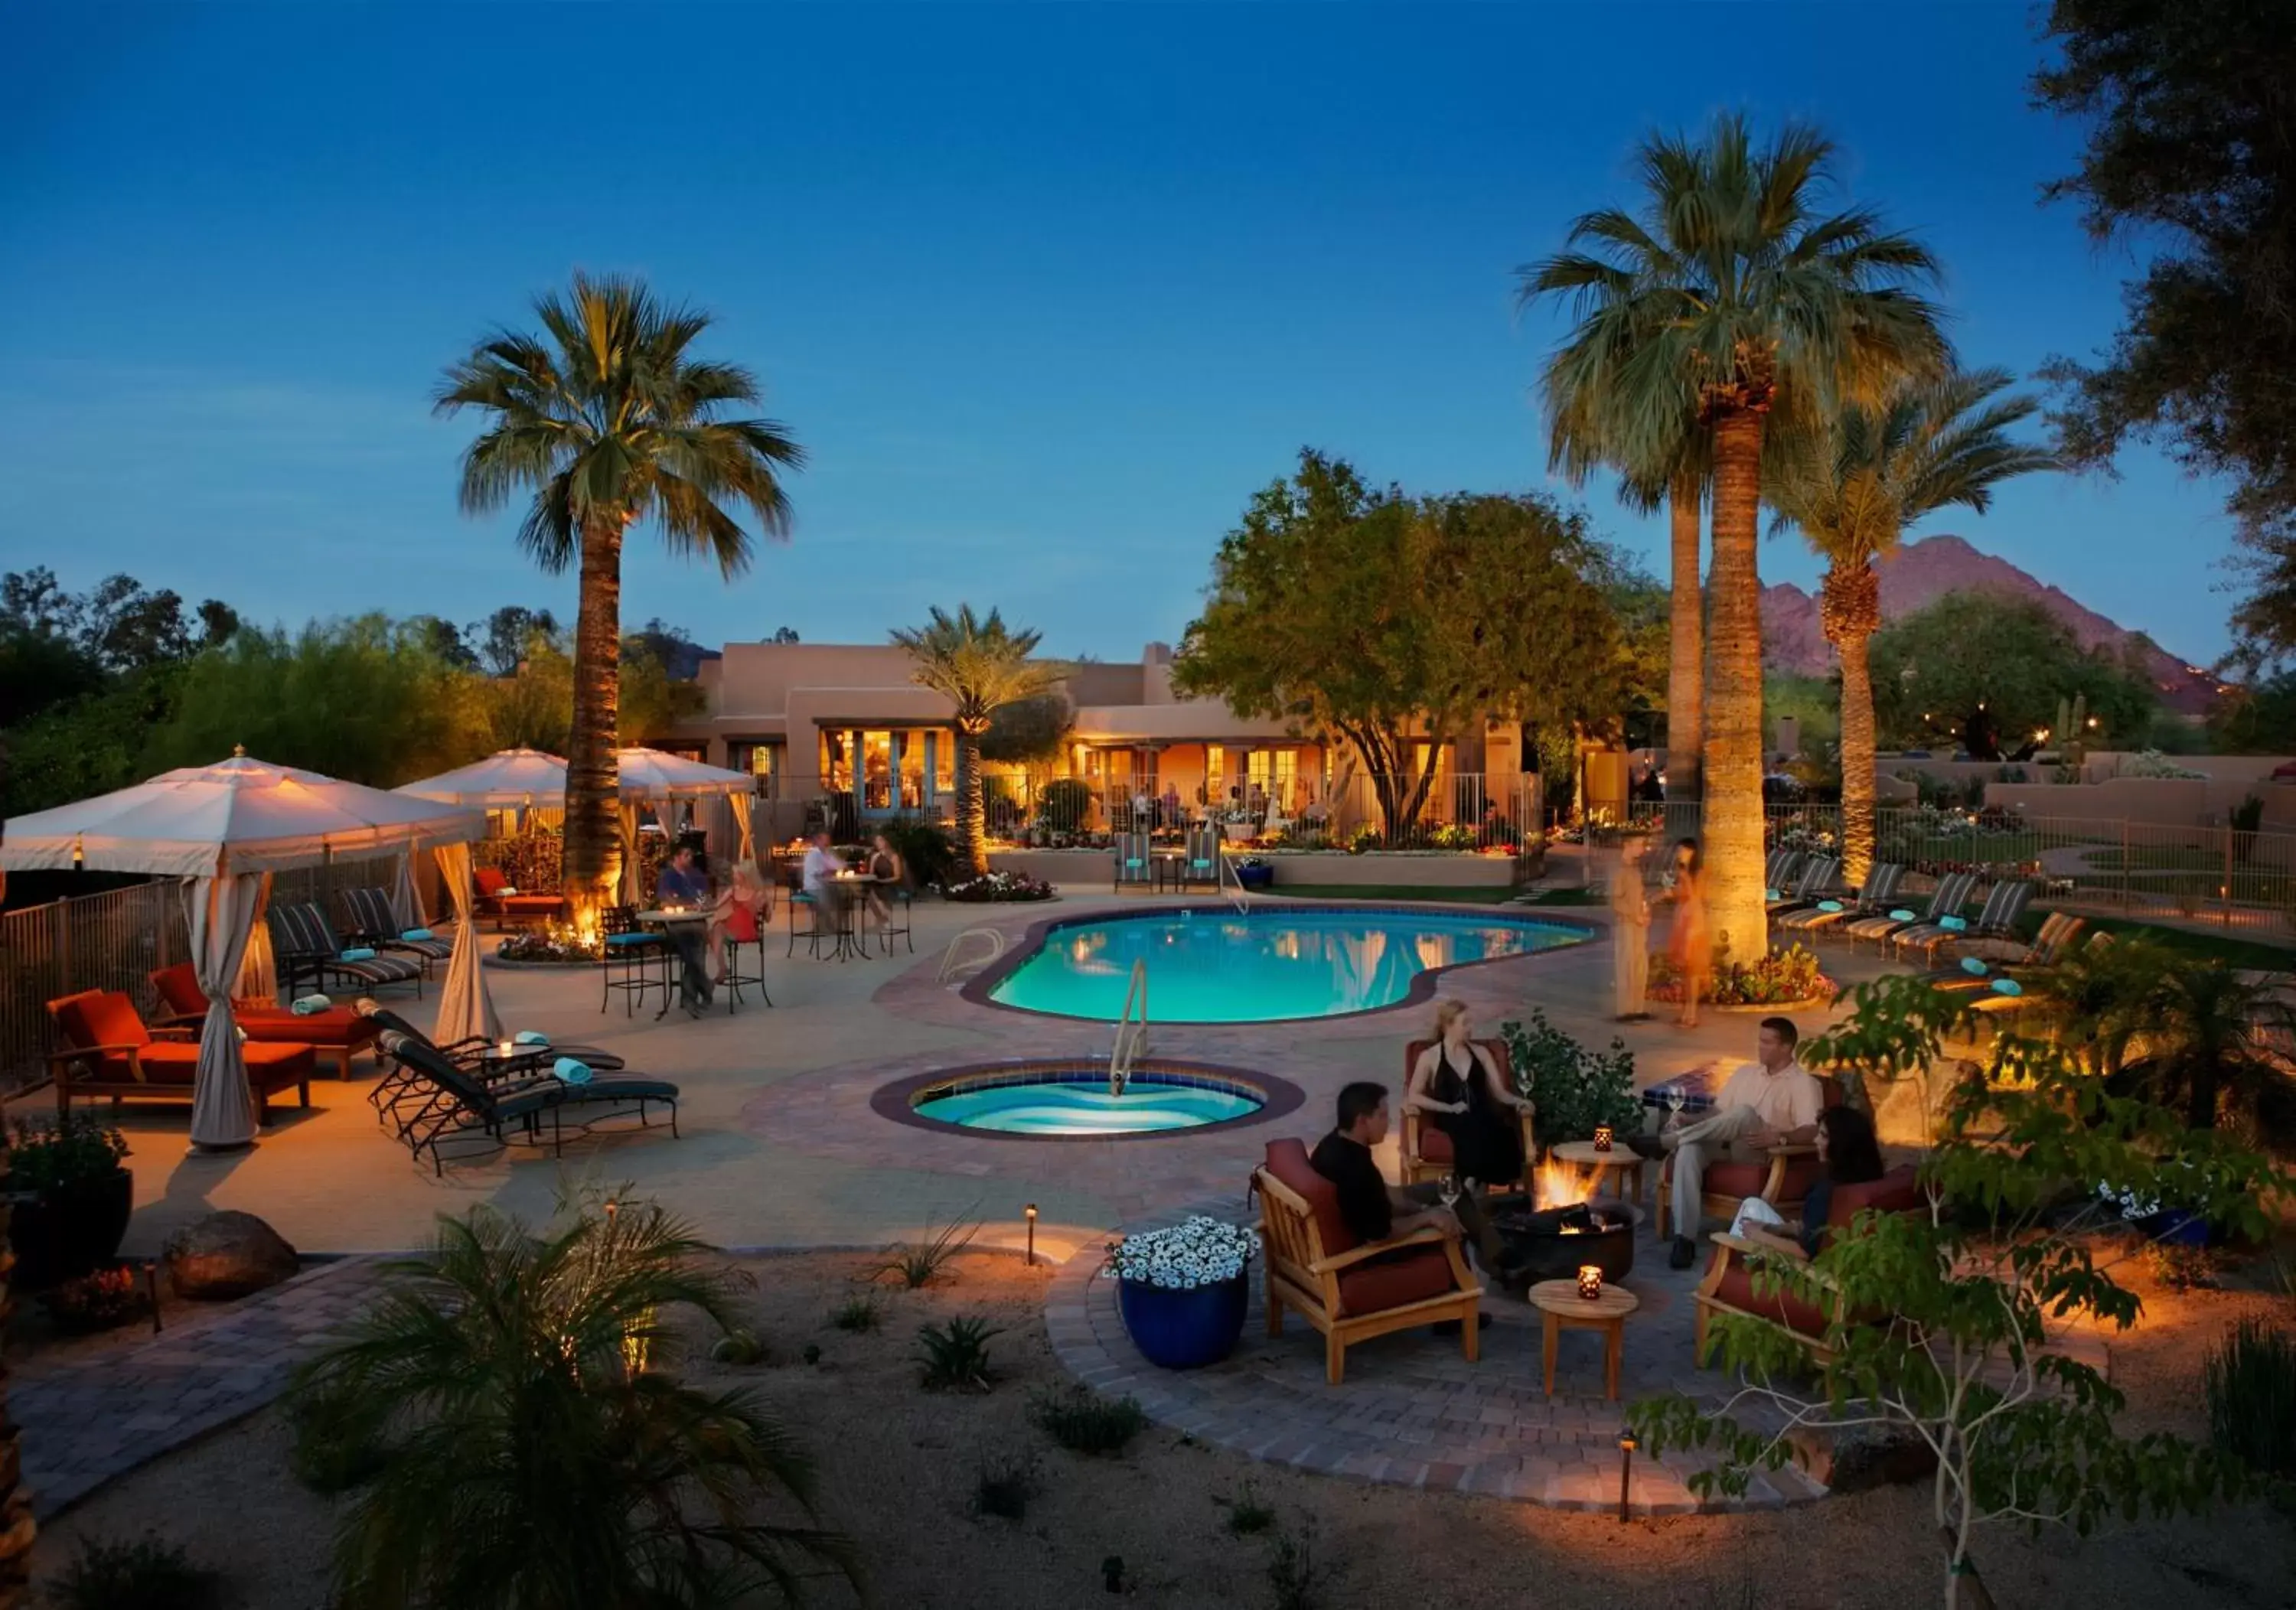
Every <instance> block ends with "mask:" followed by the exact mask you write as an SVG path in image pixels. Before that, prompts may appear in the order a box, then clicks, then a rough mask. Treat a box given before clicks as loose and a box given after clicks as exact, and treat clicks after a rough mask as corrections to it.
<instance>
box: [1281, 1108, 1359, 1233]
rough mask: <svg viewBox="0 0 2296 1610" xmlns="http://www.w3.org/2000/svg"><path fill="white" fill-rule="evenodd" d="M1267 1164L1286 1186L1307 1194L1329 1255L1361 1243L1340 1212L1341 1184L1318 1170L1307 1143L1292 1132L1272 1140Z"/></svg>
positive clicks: (1303, 1194) (1309, 1206)
mask: <svg viewBox="0 0 2296 1610" xmlns="http://www.w3.org/2000/svg"><path fill="white" fill-rule="evenodd" d="M1267 1172H1268V1173H1270V1174H1272V1175H1274V1176H1275V1179H1276V1180H1278V1181H1281V1182H1282V1183H1283V1185H1284V1186H1285V1187H1286V1188H1288V1189H1292V1190H1294V1191H1297V1192H1298V1193H1299V1194H1300V1196H1302V1197H1305V1198H1307V1202H1308V1212H1309V1213H1310V1214H1313V1215H1314V1216H1315V1220H1316V1234H1317V1235H1318V1236H1320V1237H1321V1238H1323V1244H1324V1256H1325V1257H1327V1258H1329V1257H1333V1256H1335V1255H1337V1254H1340V1253H1343V1252H1352V1251H1354V1250H1355V1249H1356V1247H1357V1246H1360V1245H1361V1243H1360V1242H1358V1241H1357V1239H1356V1235H1355V1232H1354V1231H1353V1230H1349V1228H1348V1222H1347V1221H1346V1220H1345V1219H1343V1218H1341V1216H1340V1188H1339V1187H1338V1186H1336V1185H1334V1184H1333V1183H1332V1182H1331V1181H1329V1180H1326V1179H1325V1178H1324V1176H1323V1175H1321V1174H1319V1173H1316V1165H1315V1164H1314V1163H1312V1162H1310V1161H1309V1160H1308V1148H1307V1147H1306V1145H1304V1144H1303V1143H1302V1142H1300V1141H1299V1140H1293V1139H1292V1138H1291V1137H1289V1136H1286V1137H1285V1138H1284V1139H1283V1140H1270V1141H1269V1142H1268V1143H1267Z"/></svg>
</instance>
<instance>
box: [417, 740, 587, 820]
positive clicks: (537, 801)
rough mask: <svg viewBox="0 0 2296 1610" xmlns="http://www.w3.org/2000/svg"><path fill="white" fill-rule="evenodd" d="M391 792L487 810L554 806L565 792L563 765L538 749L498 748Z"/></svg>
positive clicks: (553, 756) (558, 759)
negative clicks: (475, 806) (465, 763)
mask: <svg viewBox="0 0 2296 1610" xmlns="http://www.w3.org/2000/svg"><path fill="white" fill-rule="evenodd" d="M393 791H394V792H396V793H400V794H412V795H414V796H416V797H418V798H422V799H438V800H443V801H445V802H446V803H447V804H448V805H477V806H479V807H480V808H481V809H483V810H489V811H508V810H514V809H516V808H518V807H519V806H521V805H542V804H554V803H556V802H557V801H558V800H560V799H562V797H564V796H565V793H566V763H565V762H564V761H562V760H561V759H560V758H559V757H558V756H555V755H552V754H548V753H545V751H543V750H541V749H497V750H496V751H495V752H494V753H493V754H491V755H489V756H487V757H486V758H485V759H484V760H474V761H472V762H471V764H469V765H466V766H456V767H455V769H454V770H453V771H451V772H439V775H438V776H436V777H425V778H423V779H422V780H421V781H419V782H409V783H402V784H400V785H399V786H398V789H395V790H393Z"/></svg>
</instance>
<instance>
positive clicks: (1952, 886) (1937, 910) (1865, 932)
mask: <svg viewBox="0 0 2296 1610" xmlns="http://www.w3.org/2000/svg"><path fill="white" fill-rule="evenodd" d="M1976 887H1977V874H1976V873H1974V872H1948V873H1947V874H1946V876H1945V877H1944V878H1943V879H1941V880H1939V884H1938V886H1937V890H1936V892H1935V893H1934V894H1932V895H1931V896H1930V903H1929V907H1928V909H1927V910H1925V911H1923V912H1922V913H1921V914H1920V915H1919V916H1916V917H1911V918H1906V917H1895V916H1891V915H1890V913H1888V912H1886V911H1885V912H1883V913H1882V915H1880V916H1878V917H1860V918H1859V919H1857V921H1855V922H1845V923H1843V924H1842V925H1841V928H1839V929H1838V930H1836V931H1837V932H1839V933H1841V934H1843V935H1846V936H1848V937H1849V939H1850V941H1851V942H1852V943H1855V942H1857V941H1858V940H1861V939H1870V940H1872V941H1873V942H1874V944H1876V945H1882V946H1886V945H1887V944H1889V943H1890V937H1891V936H1893V935H1895V934H1897V933H1898V932H1899V931H1900V930H1902V929H1905V928H1914V927H1915V926H1917V925H1921V924H1929V925H1931V926H1934V925H1935V924H1936V922H1937V919H1939V918H1940V917H1950V916H1954V915H1956V913H1958V912H1959V911H1960V910H1961V908H1962V907H1964V906H1965V905H1967V904H1968V903H1969V896H1970V893H1971V891H1972V890H1973V889H1975V888H1976Z"/></svg>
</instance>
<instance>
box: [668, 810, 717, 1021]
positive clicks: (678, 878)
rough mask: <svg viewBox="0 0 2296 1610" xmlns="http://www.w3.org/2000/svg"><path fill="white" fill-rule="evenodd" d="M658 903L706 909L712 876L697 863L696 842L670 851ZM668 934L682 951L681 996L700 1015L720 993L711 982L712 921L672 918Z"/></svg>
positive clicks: (688, 1011) (687, 1008)
mask: <svg viewBox="0 0 2296 1610" xmlns="http://www.w3.org/2000/svg"><path fill="white" fill-rule="evenodd" d="M653 898H654V903H655V904H656V905H658V906H660V907H661V908H662V909H663V910H664V911H673V910H683V911H706V910H708V909H709V878H708V877H707V876H705V875H704V874H703V872H702V870H701V868H700V867H698V866H696V865H694V864H693V846H692V845H690V844H681V845H679V846H677V847H676V849H675V850H672V851H671V852H670V854H669V864H668V866H666V867H664V868H662V870H661V876H660V878H658V879H655V880H654V886H653ZM662 927H663V928H664V930H665V933H664V937H666V938H667V939H668V941H669V944H670V948H671V949H673V950H675V951H676V952H677V955H678V960H679V963H680V966H679V969H678V978H677V998H678V1001H679V1002H680V1003H681V1004H682V1005H683V1006H684V1007H685V1015H686V1016H687V1017H700V1016H701V1013H702V1010H703V1009H705V1008H706V1007H708V1006H709V1003H710V1001H711V1000H712V999H713V998H714V997H715V995H716V994H717V991H716V990H715V989H714V988H713V987H712V986H711V985H710V983H709V934H708V925H707V924H706V923H701V922H669V923H664V924H663V925H662Z"/></svg>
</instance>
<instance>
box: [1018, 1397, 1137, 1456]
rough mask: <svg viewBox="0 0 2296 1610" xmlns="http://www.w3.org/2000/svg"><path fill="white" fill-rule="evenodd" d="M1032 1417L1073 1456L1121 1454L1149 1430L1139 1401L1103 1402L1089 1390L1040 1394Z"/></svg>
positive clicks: (1116, 1400)
mask: <svg viewBox="0 0 2296 1610" xmlns="http://www.w3.org/2000/svg"><path fill="white" fill-rule="evenodd" d="M1029 1414H1030V1418H1033V1419H1035V1421H1036V1422H1037V1425H1038V1426H1040V1427H1042V1428H1043V1430H1044V1433H1045V1434H1046V1436H1048V1437H1050V1438H1052V1439H1053V1441H1054V1442H1058V1443H1059V1444H1060V1445H1061V1446H1062V1447H1063V1448H1065V1449H1067V1450H1068V1451H1070V1453H1092V1454H1098V1453H1121V1452H1123V1451H1124V1450H1125V1447H1126V1445H1127V1444H1128V1443H1129V1442H1131V1441H1132V1439H1133V1438H1134V1437H1136V1436H1138V1435H1139V1434H1141V1433H1142V1432H1143V1431H1145V1430H1146V1429H1147V1428H1148V1416H1147V1412H1146V1411H1145V1410H1143V1409H1142V1408H1141V1407H1140V1401H1139V1400H1138V1399H1137V1398H1104V1397H1102V1396H1101V1395H1100V1394H1099V1393H1095V1392H1094V1391H1092V1390H1091V1389H1090V1388H1089V1387H1086V1386H1078V1385H1071V1386H1067V1387H1063V1388H1062V1389H1061V1390H1060V1391H1058V1392H1047V1393H1039V1394H1038V1395H1037V1400H1036V1402H1034V1403H1033V1404H1032V1405H1030V1408H1029Z"/></svg>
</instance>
